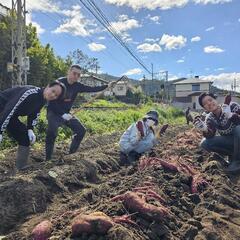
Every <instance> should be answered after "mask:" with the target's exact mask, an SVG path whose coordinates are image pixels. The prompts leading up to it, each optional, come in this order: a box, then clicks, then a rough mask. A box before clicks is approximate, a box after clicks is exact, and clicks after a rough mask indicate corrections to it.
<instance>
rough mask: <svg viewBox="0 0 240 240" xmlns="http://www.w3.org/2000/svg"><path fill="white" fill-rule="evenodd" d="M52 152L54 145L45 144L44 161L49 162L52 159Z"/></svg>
mask: <svg viewBox="0 0 240 240" xmlns="http://www.w3.org/2000/svg"><path fill="white" fill-rule="evenodd" d="M53 150H54V143H48V144H47V143H46V146H45V151H46V152H45V154H46V161H49V160H51V159H52V154H53Z"/></svg>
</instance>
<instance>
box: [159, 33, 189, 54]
mask: <svg viewBox="0 0 240 240" xmlns="http://www.w3.org/2000/svg"><path fill="white" fill-rule="evenodd" d="M186 42H187V39H186V38H185V37H183V36H182V35H178V36H174V35H172V36H170V35H168V34H163V36H162V38H161V40H160V42H159V44H160V45H164V46H165V49H166V50H172V49H180V48H182V47H184V46H185V45H186Z"/></svg>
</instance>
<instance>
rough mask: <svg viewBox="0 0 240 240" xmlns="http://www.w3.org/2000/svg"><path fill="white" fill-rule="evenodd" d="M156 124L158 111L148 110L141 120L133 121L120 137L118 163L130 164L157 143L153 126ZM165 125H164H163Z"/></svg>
mask: <svg viewBox="0 0 240 240" xmlns="http://www.w3.org/2000/svg"><path fill="white" fill-rule="evenodd" d="M157 124H158V113H157V112H156V111H154V110H152V111H149V112H148V113H147V114H146V115H145V116H144V117H143V119H142V120H139V121H138V122H136V123H133V124H132V125H131V126H130V127H129V128H128V129H127V130H126V131H125V132H124V133H123V135H122V136H121V138H120V142H119V145H120V164H121V165H124V164H130V163H132V162H134V161H136V160H138V159H139V158H140V156H141V155H142V154H143V153H144V152H147V151H149V150H151V148H152V147H153V146H154V145H156V144H157V143H158V140H157V137H156V136H155V134H154V130H153V126H156V125H157ZM165 126H166V125H165Z"/></svg>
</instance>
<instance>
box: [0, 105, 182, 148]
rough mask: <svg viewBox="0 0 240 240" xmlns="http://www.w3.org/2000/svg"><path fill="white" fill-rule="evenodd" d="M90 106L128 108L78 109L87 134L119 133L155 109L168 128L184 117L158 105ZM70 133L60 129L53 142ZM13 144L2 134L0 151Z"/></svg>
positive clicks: (40, 131)
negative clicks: (167, 124) (120, 108)
mask: <svg viewBox="0 0 240 240" xmlns="http://www.w3.org/2000/svg"><path fill="white" fill-rule="evenodd" d="M91 106H93V107H96V106H101V107H130V108H129V109H125V110H119V109H105V110H99V109H94V110H80V111H79V112H77V113H76V114H75V116H76V117H77V118H78V119H79V120H80V121H81V122H82V124H83V125H84V126H85V128H86V129H87V132H88V134H104V133H112V132H115V131H123V130H125V129H127V128H128V127H129V125H130V124H132V123H133V122H136V121H137V120H138V119H141V118H142V117H143V116H144V115H145V114H146V113H147V112H148V111H149V110H152V109H154V110H156V111H158V113H159V123H160V124H163V123H169V124H171V125H176V124H178V125H179V124H183V123H184V121H185V119H184V114H183V112H182V110H180V109H177V108H174V107H171V106H168V105H160V104H152V103H150V104H145V105H141V106H136V105H127V104H124V103H119V102H117V103H116V102H114V103H111V102H108V101H105V100H98V101H96V102H95V103H94V104H92V105H91ZM46 128H47V121H46V111H45V110H43V111H42V112H41V116H40V119H39V122H38V124H37V126H36V127H35V129H34V132H35V134H36V136H37V141H38V142H43V141H45V137H46ZM71 135H72V133H71V130H70V129H69V128H66V127H63V128H59V131H58V137H57V141H63V140H67V139H69V138H70V137H71ZM13 145H14V144H13V141H12V140H10V139H9V138H8V137H7V134H4V141H3V143H2V144H1V146H0V148H1V149H4V148H6V147H11V146H13Z"/></svg>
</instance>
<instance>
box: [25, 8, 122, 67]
mask: <svg viewBox="0 0 240 240" xmlns="http://www.w3.org/2000/svg"><path fill="white" fill-rule="evenodd" d="M29 5H30V6H31V4H29ZM40 14H43V15H45V16H47V17H48V18H49V19H51V20H52V21H53V22H55V23H56V24H57V25H59V22H58V21H57V20H56V19H55V18H54V17H52V16H50V15H48V14H47V13H44V12H40ZM57 16H58V17H59V18H60V20H62V19H63V18H62V16H61V15H60V14H57ZM70 32H72V31H70ZM72 33H73V32H72ZM76 37H78V38H80V39H81V40H83V41H84V42H85V43H87V44H89V43H93V42H94V41H93V40H92V39H91V38H90V37H89V36H86V38H87V39H88V41H87V40H85V38H83V37H80V36H76ZM106 50H107V49H106ZM107 53H108V55H109V56H110V57H111V58H112V59H113V60H115V61H116V62H118V64H119V65H121V66H123V65H124V64H123V63H121V62H120V61H119V60H118V59H117V58H115V57H114V55H112V54H111V53H110V52H109V51H108V50H107ZM103 54H104V55H106V54H105V53H104V52H103ZM124 67H127V66H125V65H124Z"/></svg>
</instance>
